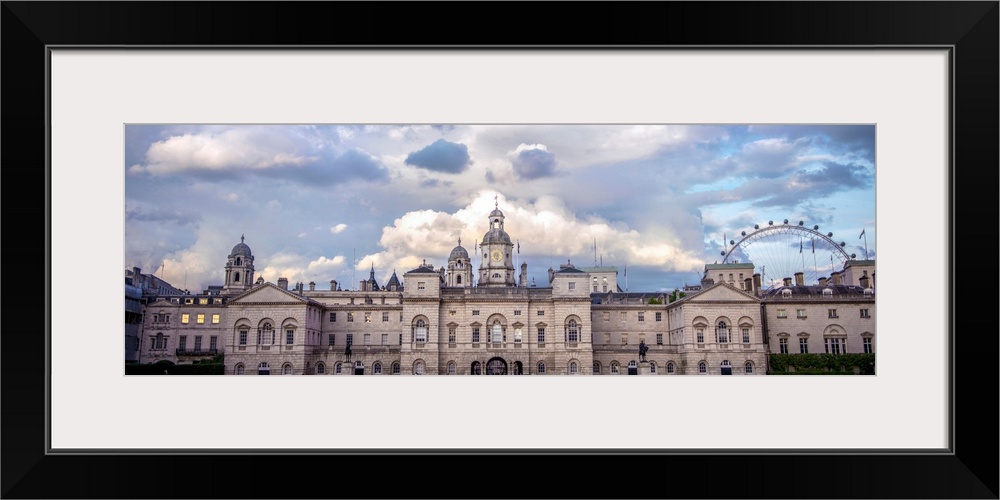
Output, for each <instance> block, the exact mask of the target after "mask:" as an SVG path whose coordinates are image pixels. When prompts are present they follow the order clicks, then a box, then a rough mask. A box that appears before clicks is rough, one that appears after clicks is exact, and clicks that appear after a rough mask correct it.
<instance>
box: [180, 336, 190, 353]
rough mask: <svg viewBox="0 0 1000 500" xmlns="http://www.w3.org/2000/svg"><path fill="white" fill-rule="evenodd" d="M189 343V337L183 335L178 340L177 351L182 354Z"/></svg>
mask: <svg viewBox="0 0 1000 500" xmlns="http://www.w3.org/2000/svg"><path fill="white" fill-rule="evenodd" d="M187 342H188V338H187V335H181V336H180V338H178V339H177V350H178V351H181V352H184V351H186V350H187Z"/></svg>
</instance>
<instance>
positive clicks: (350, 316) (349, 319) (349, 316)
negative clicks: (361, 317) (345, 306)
mask: <svg viewBox="0 0 1000 500" xmlns="http://www.w3.org/2000/svg"><path fill="white" fill-rule="evenodd" d="M347 322H348V323H354V313H347Z"/></svg>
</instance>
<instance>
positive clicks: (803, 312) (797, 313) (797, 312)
mask: <svg viewBox="0 0 1000 500" xmlns="http://www.w3.org/2000/svg"><path fill="white" fill-rule="evenodd" d="M795 317H796V318H805V317H806V310H805V309H796V310H795Z"/></svg>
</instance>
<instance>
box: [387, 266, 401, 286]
mask: <svg viewBox="0 0 1000 500" xmlns="http://www.w3.org/2000/svg"><path fill="white" fill-rule="evenodd" d="M392 285H396V286H399V278H397V277H396V270H395V269H393V270H392V276H391V277H389V282H388V283H386V284H385V286H386V287H390V286H392Z"/></svg>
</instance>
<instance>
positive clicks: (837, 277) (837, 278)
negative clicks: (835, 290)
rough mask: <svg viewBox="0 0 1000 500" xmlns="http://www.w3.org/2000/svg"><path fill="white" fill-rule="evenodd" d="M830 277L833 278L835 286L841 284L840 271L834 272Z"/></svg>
mask: <svg viewBox="0 0 1000 500" xmlns="http://www.w3.org/2000/svg"><path fill="white" fill-rule="evenodd" d="M830 277H831V278H833V284H834V285H839V284H840V271H834V272H833V273H831V274H830Z"/></svg>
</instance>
